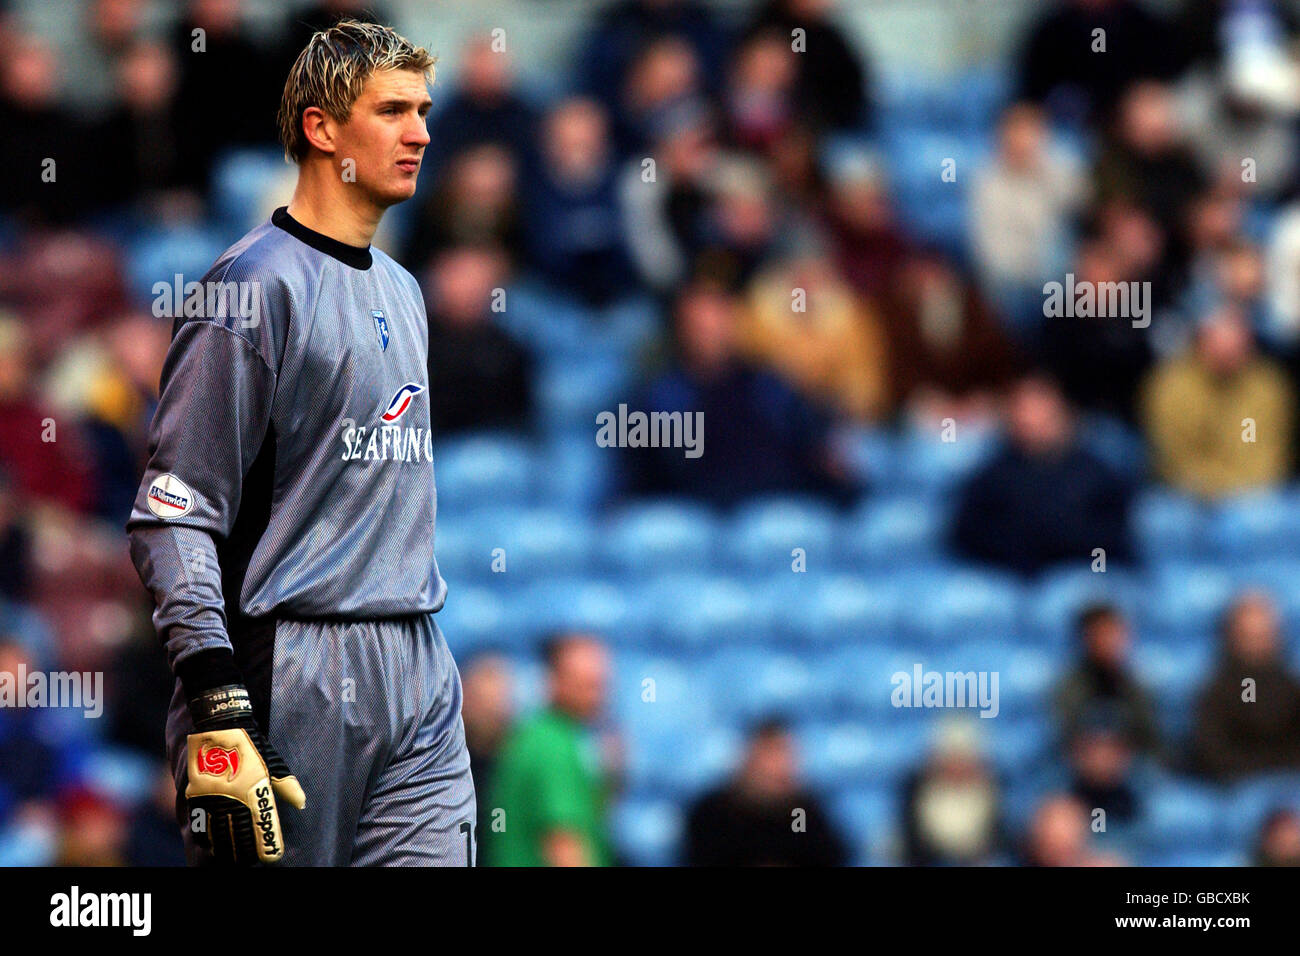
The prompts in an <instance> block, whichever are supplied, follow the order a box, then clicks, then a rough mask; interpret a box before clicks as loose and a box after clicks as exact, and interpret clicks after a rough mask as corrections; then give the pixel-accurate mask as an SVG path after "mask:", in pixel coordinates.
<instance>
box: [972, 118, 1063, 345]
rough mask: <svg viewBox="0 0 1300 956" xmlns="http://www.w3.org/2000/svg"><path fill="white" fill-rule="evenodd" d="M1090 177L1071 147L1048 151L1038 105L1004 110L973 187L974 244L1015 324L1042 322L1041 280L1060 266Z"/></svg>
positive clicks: (988, 285) (984, 278)
mask: <svg viewBox="0 0 1300 956" xmlns="http://www.w3.org/2000/svg"><path fill="white" fill-rule="evenodd" d="M1084 190H1085V181H1084V179H1083V176H1082V172H1081V170H1080V169H1079V168H1078V165H1077V163H1076V162H1075V161H1074V160H1073V159H1072V158H1071V157H1070V156H1068V155H1067V154H1064V153H1060V152H1058V151H1053V150H1050V149H1049V147H1048V144H1047V129H1046V127H1045V125H1044V122H1043V115H1042V112H1041V110H1039V109H1038V107H1036V106H1034V105H1032V104H1028V103H1018V104H1015V105H1013V106H1011V107H1009V108H1008V109H1007V110H1006V112H1005V113H1003V114H1002V119H1001V122H1000V123H999V125H998V151H997V155H996V156H995V158H994V161H993V163H992V165H990V166H988V167H986V168H984V169H982V170H980V171H979V172H978V173H977V174H976V178H975V182H974V184H973V185H972V187H971V204H970V217H969V222H970V225H971V237H970V238H971V245H972V247H973V255H974V259H975V262H976V264H977V267H978V269H979V274H980V281H981V283H982V284H983V286H984V288H985V289H986V290H987V291H988V292H989V293H990V295H992V297H993V298H994V301H996V302H998V303H999V304H1000V305H1001V306H1002V308H1003V310H1004V312H1006V314H1007V318H1008V319H1010V320H1011V323H1012V327H1013V328H1016V329H1024V328H1025V327H1026V326H1030V325H1031V324H1032V325H1037V324H1038V323H1039V322H1041V321H1042V286H1043V282H1044V281H1045V280H1046V279H1047V278H1048V277H1049V276H1051V275H1056V274H1057V273H1058V272H1060V271H1061V267H1062V266H1063V264H1064V260H1065V256H1066V243H1067V241H1068V239H1069V230H1070V227H1071V222H1070V220H1071V218H1072V216H1073V215H1074V213H1075V212H1076V211H1077V210H1078V208H1079V206H1080V204H1081V202H1082V200H1083V199H1084Z"/></svg>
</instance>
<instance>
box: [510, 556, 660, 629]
mask: <svg viewBox="0 0 1300 956" xmlns="http://www.w3.org/2000/svg"><path fill="white" fill-rule="evenodd" d="M506 597H507V599H508V600H510V601H512V602H513V603H512V607H513V608H514V609H515V611H516V613H517V615H518V617H519V619H520V620H522V621H525V622H527V625H528V630H529V632H530V633H532V634H534V635H545V634H548V633H552V632H554V631H559V630H581V631H587V632H592V633H595V634H596V635H598V636H599V637H601V638H602V639H603V640H606V641H608V642H609V643H610V644H612V645H615V646H640V645H643V644H645V643H646V642H647V641H648V640H649V638H650V636H651V635H650V632H649V621H648V619H647V617H646V606H645V604H644V602H642V601H640V600H638V599H637V595H636V589H635V587H633V586H632V585H631V583H630V582H627V581H623V580H619V579H610V578H593V577H586V576H581V577H565V576H562V575H561V576H554V577H552V576H549V575H546V574H545V573H543V574H541V575H539V576H537V577H536V578H535V579H534V580H533V582H532V583H531V584H528V585H527V586H525V587H523V588H521V589H518V590H514V591H508V592H506Z"/></svg>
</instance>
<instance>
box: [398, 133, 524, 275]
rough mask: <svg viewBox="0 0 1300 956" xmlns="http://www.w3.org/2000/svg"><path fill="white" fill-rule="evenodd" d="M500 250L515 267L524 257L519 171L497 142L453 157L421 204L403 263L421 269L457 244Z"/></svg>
mask: <svg viewBox="0 0 1300 956" xmlns="http://www.w3.org/2000/svg"><path fill="white" fill-rule="evenodd" d="M485 243H486V244H491V245H497V246H500V247H501V249H502V250H503V251H504V252H505V253H506V255H507V256H508V257H509V259H510V263H511V264H512V265H518V264H519V263H520V262H521V261H522V260H523V256H524V235H523V224H522V221H521V214H520V203H519V168H518V166H517V165H516V164H515V161H514V160H513V159H512V158H511V154H510V153H509V152H507V151H506V150H504V149H502V148H501V147H500V146H497V145H495V144H492V143H484V144H482V145H479V146H471V147H469V148H467V149H466V150H465V151H464V152H463V153H461V154H459V155H458V156H456V157H455V158H454V159H452V160H451V161H450V162H449V163H448V165H447V166H446V167H445V168H444V169H443V173H442V178H441V180H440V181H439V182H438V184H437V185H436V186H435V187H434V189H433V190H432V191H431V192H430V193H429V195H428V196H427V197H426V198H425V199H424V200H423V203H422V205H421V206H420V209H419V212H418V216H417V218H416V220H415V224H414V226H413V227H412V233H411V237H410V240H409V241H408V242H407V245H406V251H405V254H404V255H403V259H404V261H405V262H406V263H408V264H409V265H411V266H413V267H414V268H415V269H416V270H417V271H418V270H419V268H420V266H421V265H423V264H424V263H426V262H428V261H429V257H430V256H432V255H433V254H435V253H439V252H442V251H444V250H446V249H448V248H450V247H452V246H457V245H483V244H485Z"/></svg>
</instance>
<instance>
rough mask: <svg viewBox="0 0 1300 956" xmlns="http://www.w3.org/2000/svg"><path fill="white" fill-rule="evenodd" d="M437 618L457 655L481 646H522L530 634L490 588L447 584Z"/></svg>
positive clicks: (505, 601) (508, 603) (501, 596)
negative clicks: (445, 600)
mask: <svg viewBox="0 0 1300 956" xmlns="http://www.w3.org/2000/svg"><path fill="white" fill-rule="evenodd" d="M437 620H438V627H439V628H440V629H441V631H442V633H443V636H444V637H445V638H446V639H447V646H448V647H450V648H451V650H452V653H453V654H455V655H456V656H458V657H459V656H462V655H466V654H471V653H473V652H475V651H478V650H481V649H483V648H485V647H523V646H525V644H526V642H527V640H528V639H529V637H530V635H529V632H528V630H527V629H526V627H525V626H524V622H522V621H521V620H520V619H519V617H518V614H517V611H516V609H515V606H514V605H513V603H512V602H511V601H510V600H509V599H508V598H507V597H506V596H504V593H503V592H502V591H501V590H498V589H494V588H488V587H482V586H475V585H464V586H460V585H449V586H448V591H447V603H446V604H445V605H444V606H443V608H442V610H441V611H439V612H438V618H437Z"/></svg>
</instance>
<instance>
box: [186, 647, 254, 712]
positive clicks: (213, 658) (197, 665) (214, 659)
mask: <svg viewBox="0 0 1300 956" xmlns="http://www.w3.org/2000/svg"><path fill="white" fill-rule="evenodd" d="M176 676H177V677H179V678H180V679H181V686H182V687H183V688H184V690H185V698H186V700H189V701H193V700H194V699H195V698H196V697H199V696H200V695H202V694H204V693H206V692H207V691H210V690H213V689H214V688H217V687H226V686H228V685H230V684H243V683H244V678H243V675H242V674H240V673H239V668H238V667H236V666H235V655H234V653H233V652H232V651H231V650H230V648H228V647H210V648H208V649H207V650H203V651H198V652H197V653H195V654H191V655H189V657H187V658H185V659H184V660H183V661H179V662H178V663H177V664H176Z"/></svg>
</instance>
